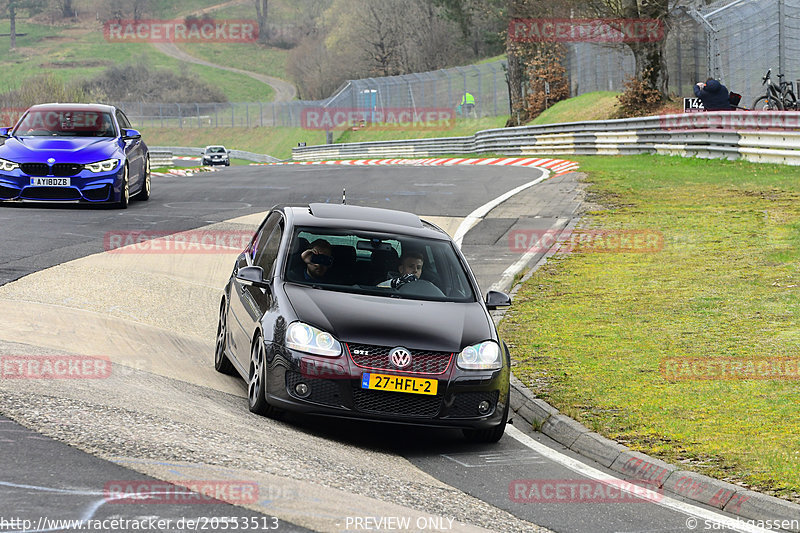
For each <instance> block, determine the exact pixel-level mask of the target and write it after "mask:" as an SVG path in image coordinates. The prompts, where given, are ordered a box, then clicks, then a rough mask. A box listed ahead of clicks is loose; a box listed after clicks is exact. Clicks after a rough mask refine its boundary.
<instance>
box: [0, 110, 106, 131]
mask: <svg viewBox="0 0 800 533" xmlns="http://www.w3.org/2000/svg"><path fill="white" fill-rule="evenodd" d="M14 135H17V136H24V137H50V136H58V137H116V135H117V133H116V128H115V127H114V121H113V120H112V119H111V114H110V113H102V112H99V111H86V110H83V109H75V110H71V109H58V110H52V109H51V110H34V111H30V112H29V113H28V114H26V115H25V118H23V119H22V122H20V123H19V124H18V125H17V127H16V129H15V130H14Z"/></svg>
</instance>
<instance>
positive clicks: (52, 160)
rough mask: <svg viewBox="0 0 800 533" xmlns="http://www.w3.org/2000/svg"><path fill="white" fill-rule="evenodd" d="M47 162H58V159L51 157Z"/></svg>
mask: <svg viewBox="0 0 800 533" xmlns="http://www.w3.org/2000/svg"><path fill="white" fill-rule="evenodd" d="M47 162H48V163H49V164H51V165H52V164H53V163H55V162H56V160H55V158H53V157H51V158H50V159H48V160H47Z"/></svg>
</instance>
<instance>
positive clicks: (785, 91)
mask: <svg viewBox="0 0 800 533" xmlns="http://www.w3.org/2000/svg"><path fill="white" fill-rule="evenodd" d="M771 73H772V69H768V70H767V73H766V74H765V75H764V77H763V78H761V81H762V83H761V84H762V85H766V86H767V92H766V94H764V95H763V96H759V97H758V98H756V100H755V101H754V102H753V110H755V111H783V110H790V109H791V110H797V109H798V107H797V97H796V96H795V95H794V83H793V82H791V81H783V78H784V74H778V78H779V80H780V84H776V83H775V82H774V81H772V78H771V77H770V74H771Z"/></svg>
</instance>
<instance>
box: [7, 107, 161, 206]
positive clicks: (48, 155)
mask: <svg viewBox="0 0 800 533" xmlns="http://www.w3.org/2000/svg"><path fill="white" fill-rule="evenodd" d="M149 197H150V156H149V152H148V149H147V145H146V144H145V143H144V141H143V140H142V136H141V134H140V133H139V132H138V131H136V130H135V129H132V128H131V124H130V121H129V120H128V118H127V117H126V116H125V114H124V113H123V112H122V111H121V110H119V109H117V108H116V107H114V106H110V105H99V104H41V105H35V106H33V107H31V108H30V109H28V110H27V111H26V112H25V114H24V115H22V118H20V120H19V121H18V122H17V125H16V126H14V128H13V129H12V128H0V201H40V202H41V201H44V202H80V203H106V204H110V205H113V206H116V207H119V208H122V209H125V208H127V207H128V202H129V201H130V199H131V198H134V199H137V200H147V199H148V198H149Z"/></svg>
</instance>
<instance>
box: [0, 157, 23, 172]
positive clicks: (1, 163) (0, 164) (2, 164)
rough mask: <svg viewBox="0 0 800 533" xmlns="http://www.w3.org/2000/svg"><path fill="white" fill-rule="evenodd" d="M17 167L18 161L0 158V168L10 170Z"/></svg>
mask: <svg viewBox="0 0 800 533" xmlns="http://www.w3.org/2000/svg"><path fill="white" fill-rule="evenodd" d="M18 168H19V163H15V162H13V161H9V160H8V159H0V170H5V171H6V172H11V171H12V170H16V169H18Z"/></svg>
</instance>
